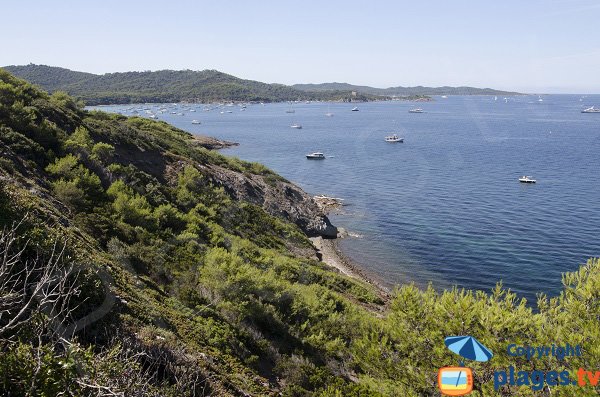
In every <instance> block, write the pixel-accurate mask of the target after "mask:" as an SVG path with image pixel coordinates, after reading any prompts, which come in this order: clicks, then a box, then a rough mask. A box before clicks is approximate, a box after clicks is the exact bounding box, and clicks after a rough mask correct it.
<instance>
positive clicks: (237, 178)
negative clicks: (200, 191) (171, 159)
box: [203, 165, 337, 238]
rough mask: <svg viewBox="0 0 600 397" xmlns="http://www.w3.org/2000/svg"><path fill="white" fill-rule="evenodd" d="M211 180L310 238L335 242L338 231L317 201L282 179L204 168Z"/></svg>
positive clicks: (219, 168)
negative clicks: (286, 222)
mask: <svg viewBox="0 0 600 397" xmlns="http://www.w3.org/2000/svg"><path fill="white" fill-rule="evenodd" d="M203 169H204V172H205V173H206V175H207V176H208V177H209V178H210V180H211V181H212V182H213V183H215V184H216V185H218V186H222V187H223V188H224V189H225V191H226V192H227V193H228V194H229V195H230V196H231V197H232V198H234V199H236V200H240V201H246V202H249V203H252V204H256V205H259V206H261V207H262V208H263V209H264V210H265V211H266V212H267V213H269V214H270V215H273V216H278V217H281V218H284V219H286V220H288V221H290V222H292V223H295V224H296V225H298V227H300V229H302V231H304V232H305V233H306V234H307V235H308V236H309V237H316V236H322V237H326V238H335V237H336V236H337V228H336V227H335V226H333V225H332V224H331V222H330V221H329V219H328V218H327V216H325V215H324V214H323V212H322V211H321V209H320V208H319V207H318V205H317V203H316V202H315V201H314V199H313V198H312V197H311V196H309V195H308V194H307V193H306V192H304V191H303V190H302V189H300V188H299V187H298V186H296V185H294V184H292V183H290V182H287V181H284V180H280V179H274V178H268V177H264V176H262V175H255V174H247V173H240V172H235V171H232V170H229V169H227V168H224V167H220V166H215V165H207V166H204V167H203Z"/></svg>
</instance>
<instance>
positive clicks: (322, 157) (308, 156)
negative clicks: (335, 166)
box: [306, 152, 325, 160]
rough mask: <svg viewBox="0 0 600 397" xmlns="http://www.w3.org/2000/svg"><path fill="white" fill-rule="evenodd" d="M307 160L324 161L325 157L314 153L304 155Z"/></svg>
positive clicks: (319, 153)
mask: <svg viewBox="0 0 600 397" xmlns="http://www.w3.org/2000/svg"><path fill="white" fill-rule="evenodd" d="M306 158H307V159H309V160H325V155H324V154H323V153H321V152H314V153H310V154H307V155H306Z"/></svg>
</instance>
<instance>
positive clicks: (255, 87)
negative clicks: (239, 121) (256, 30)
mask: <svg viewBox="0 0 600 397" xmlns="http://www.w3.org/2000/svg"><path fill="white" fill-rule="evenodd" d="M4 69H5V70H7V71H9V72H10V73H13V74H14V75H16V76H17V77H20V78H22V79H25V80H27V81H29V82H31V83H33V84H36V85H38V86H40V87H41V88H43V89H44V90H47V91H49V92H55V91H65V92H67V93H68V94H70V95H72V96H75V97H76V98H78V99H82V100H83V101H84V102H85V103H86V104H88V105H99V104H115V103H142V102H179V101H198V102H214V101H255V102H280V101H296V100H350V99H351V98H353V97H351V93H350V92H349V91H346V92H343V91H330V92H327V93H312V92H306V91H300V90H296V89H294V88H292V87H289V86H286V85H283V84H266V83H261V82H258V81H252V80H243V79H240V78H237V77H234V76H231V75H228V74H225V73H221V72H219V71H217V70H203V71H192V70H178V71H176V70H160V71H156V72H125V73H107V74H103V75H95V74H91V73H83V72H75V71H71V70H69V69H64V68H58V67H53V66H45V65H34V64H29V65H23V66H5V67H4ZM353 99H355V100H374V99H381V98H376V97H374V96H372V95H367V94H365V95H360V96H359V97H356V98H353Z"/></svg>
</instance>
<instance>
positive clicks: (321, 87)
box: [292, 83, 521, 98]
mask: <svg viewBox="0 0 600 397" xmlns="http://www.w3.org/2000/svg"><path fill="white" fill-rule="evenodd" d="M292 87H293V88H296V89H298V90H301V91H307V92H331V91H356V92H360V93H362V94H368V95H380V96H387V97H391V96H394V97H407V98H412V97H419V96H427V95H521V94H519V93H518V92H511V91H502V90H494V89H492V88H475V87H448V86H444V87H423V86H417V87H401V86H398V87H389V88H375V87H369V86H364V85H353V84H347V83H322V84H294V85H293V86H292Z"/></svg>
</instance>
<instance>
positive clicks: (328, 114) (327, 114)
mask: <svg viewBox="0 0 600 397" xmlns="http://www.w3.org/2000/svg"><path fill="white" fill-rule="evenodd" d="M325 116H327V117H333V113H329V112H327V113H325Z"/></svg>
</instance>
